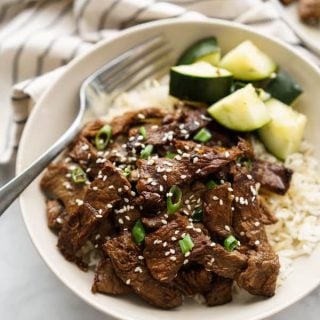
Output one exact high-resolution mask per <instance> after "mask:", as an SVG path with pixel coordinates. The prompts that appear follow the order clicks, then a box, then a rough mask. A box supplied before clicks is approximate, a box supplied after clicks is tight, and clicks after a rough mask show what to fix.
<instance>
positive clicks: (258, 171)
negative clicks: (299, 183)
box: [251, 160, 293, 195]
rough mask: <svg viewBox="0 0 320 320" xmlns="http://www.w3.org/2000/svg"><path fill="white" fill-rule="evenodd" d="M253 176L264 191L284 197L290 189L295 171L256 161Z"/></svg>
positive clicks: (253, 166) (252, 171)
mask: <svg viewBox="0 0 320 320" xmlns="http://www.w3.org/2000/svg"><path fill="white" fill-rule="evenodd" d="M251 174H252V176H253V177H254V179H255V180H256V181H257V182H259V183H260V184H261V187H262V188H263V189H265V190H268V191H271V192H274V193H277V194H280V195H283V194H285V193H286V192H287V191H288V189H289V187H290V181H291V177H292V174H293V171H292V170H291V169H288V168H286V167H284V166H283V165H279V164H276V163H271V162H268V161H264V160H255V161H254V162H253V164H252V170H251Z"/></svg>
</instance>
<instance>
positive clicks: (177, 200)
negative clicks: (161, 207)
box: [167, 186, 182, 214]
mask: <svg viewBox="0 0 320 320" xmlns="http://www.w3.org/2000/svg"><path fill="white" fill-rule="evenodd" d="M181 202H182V191H181V189H180V188H179V187H178V186H172V187H171V188H170V190H169V196H168V197H167V209H168V212H169V214H173V213H175V212H176V211H178V210H179V208H180V207H181Z"/></svg>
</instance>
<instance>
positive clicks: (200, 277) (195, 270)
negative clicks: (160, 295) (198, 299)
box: [174, 265, 214, 297]
mask: <svg viewBox="0 0 320 320" xmlns="http://www.w3.org/2000/svg"><path fill="white" fill-rule="evenodd" d="M213 278H214V275H213V273H212V272H210V271H207V270H206V269H205V268H204V267H203V266H200V265H197V266H195V267H192V268H189V269H183V270H181V271H179V273H178V276H177V277H176V279H175V280H174V283H175V285H176V286H177V287H178V288H179V290H180V291H181V292H183V294H184V295H186V296H189V297H192V296H194V295H195V294H197V293H205V292H208V291H210V290H211V287H212V279H213Z"/></svg>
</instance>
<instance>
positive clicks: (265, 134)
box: [258, 99, 307, 160]
mask: <svg viewBox="0 0 320 320" xmlns="http://www.w3.org/2000/svg"><path fill="white" fill-rule="evenodd" d="M266 106H267V109H268V111H269V114H270V116H271V119H272V120H271V121H270V122H269V123H268V124H267V125H265V126H264V127H262V128H261V129H259V131H258V133H259V136H260V139H261V140H262V142H263V143H264V144H265V146H266V147H267V149H268V150H269V151H270V152H271V153H272V154H274V155H275V156H276V157H278V158H280V159H282V160H284V159H286V157H287V156H288V155H289V154H291V153H294V152H296V151H298V150H299V147H300V143H301V141H302V138H303V134H304V129H305V126H306V123H307V117H306V116H305V115H304V114H301V113H299V112H297V111H295V110H293V109H292V108H291V107H289V106H287V105H286V104H284V103H282V102H281V101H279V100H276V99H270V100H268V101H267V102H266Z"/></svg>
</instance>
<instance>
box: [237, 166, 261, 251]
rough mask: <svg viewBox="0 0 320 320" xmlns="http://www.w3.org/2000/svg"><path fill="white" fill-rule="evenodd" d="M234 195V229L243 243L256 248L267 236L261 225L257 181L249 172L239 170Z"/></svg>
mask: <svg viewBox="0 0 320 320" xmlns="http://www.w3.org/2000/svg"><path fill="white" fill-rule="evenodd" d="M232 188H233V193H234V208H235V211H234V214H233V229H234V231H235V233H236V237H237V239H240V242H241V243H244V244H249V245H251V246H255V245H256V243H259V242H261V241H266V240H267V236H266V233H265V230H264V226H263V224H262V223H261V221H260V219H261V210H260V206H259V203H258V194H257V189H256V182H255V180H254V179H253V178H252V177H251V176H250V175H249V174H247V171H245V170H243V169H239V170H238V172H237V173H235V176H234V182H233V185H232Z"/></svg>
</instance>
